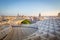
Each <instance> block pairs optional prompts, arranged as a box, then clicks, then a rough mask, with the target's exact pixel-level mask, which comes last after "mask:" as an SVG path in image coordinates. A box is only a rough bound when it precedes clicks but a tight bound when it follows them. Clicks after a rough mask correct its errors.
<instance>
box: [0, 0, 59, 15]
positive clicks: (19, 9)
mask: <svg viewBox="0 0 60 40" xmlns="http://www.w3.org/2000/svg"><path fill="white" fill-rule="evenodd" d="M59 12H60V0H0V15H7V16H16V15H17V14H19V15H25V16H38V15H39V13H40V14H41V15H42V16H57V14H58V13H59Z"/></svg>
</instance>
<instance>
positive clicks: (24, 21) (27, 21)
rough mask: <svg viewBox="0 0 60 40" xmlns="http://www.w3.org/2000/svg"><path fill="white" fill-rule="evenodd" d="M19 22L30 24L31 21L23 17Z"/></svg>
mask: <svg viewBox="0 0 60 40" xmlns="http://www.w3.org/2000/svg"><path fill="white" fill-rule="evenodd" d="M21 24H31V22H30V21H29V20H28V19H25V20H23V21H22V22H21Z"/></svg>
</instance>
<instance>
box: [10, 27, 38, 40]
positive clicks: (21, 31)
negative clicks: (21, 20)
mask: <svg viewBox="0 0 60 40" xmlns="http://www.w3.org/2000/svg"><path fill="white" fill-rule="evenodd" d="M36 30H37V29H33V28H21V27H13V35H12V36H11V38H10V40H23V39H25V38H26V37H27V36H29V35H31V34H33V33H34V32H35V31H36Z"/></svg>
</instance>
